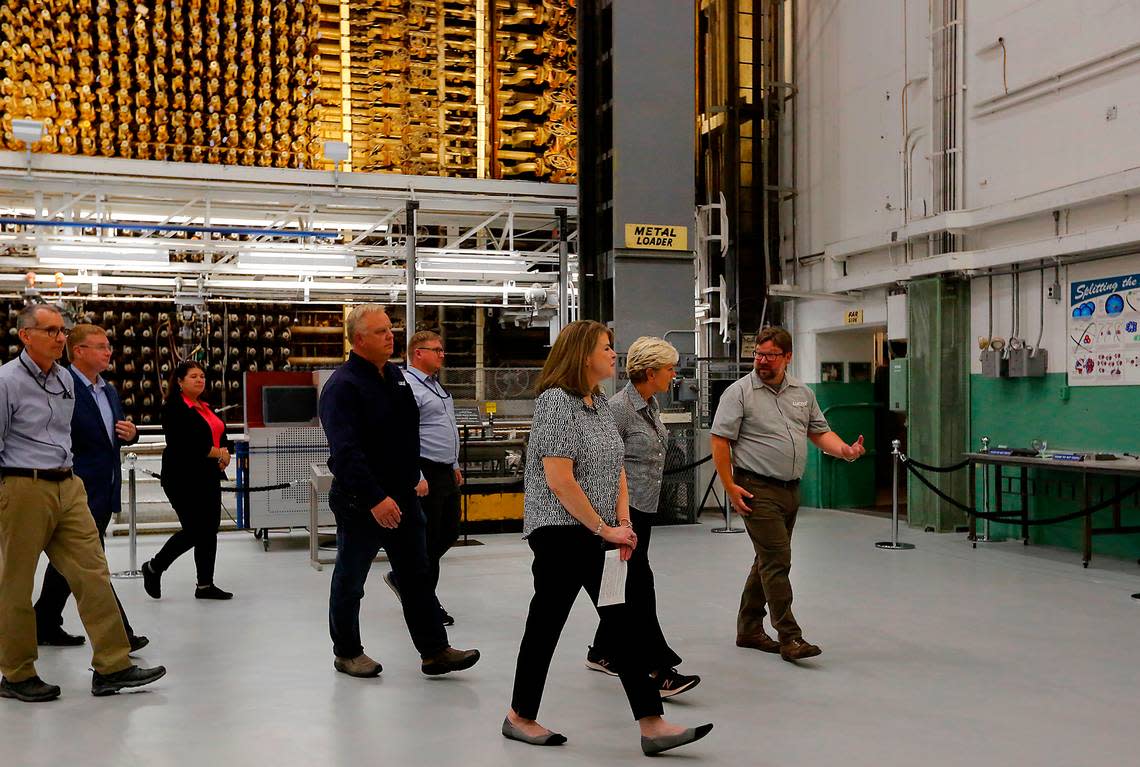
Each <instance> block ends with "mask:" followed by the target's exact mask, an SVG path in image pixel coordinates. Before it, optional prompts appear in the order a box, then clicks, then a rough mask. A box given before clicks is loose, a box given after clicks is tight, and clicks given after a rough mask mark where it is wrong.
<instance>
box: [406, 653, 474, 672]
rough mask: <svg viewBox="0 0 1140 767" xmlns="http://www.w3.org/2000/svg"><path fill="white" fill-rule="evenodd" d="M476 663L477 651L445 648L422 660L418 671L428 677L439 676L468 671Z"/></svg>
mask: <svg viewBox="0 0 1140 767" xmlns="http://www.w3.org/2000/svg"><path fill="white" fill-rule="evenodd" d="M478 662H479V651H478V650H456V649H455V648H454V647H445V648H444V649H442V650H440V651H439V652H437V653H436V654H435V655H433V656H431V657H430V658H424V659H423V663H422V664H421V665H420V670H422V671H423V672H424V673H425V674H427V675H428V676H439V675H440V674H449V673H451V672H452V671H463V670H464V669H469V668H471V667H472V666H474V665H475V664H476V663H478Z"/></svg>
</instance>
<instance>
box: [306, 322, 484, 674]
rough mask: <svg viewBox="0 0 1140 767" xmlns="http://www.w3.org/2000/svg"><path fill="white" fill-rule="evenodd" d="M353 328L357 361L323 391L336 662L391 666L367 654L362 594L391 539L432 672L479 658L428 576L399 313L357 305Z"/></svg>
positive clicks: (415, 636) (351, 670)
mask: <svg viewBox="0 0 1140 767" xmlns="http://www.w3.org/2000/svg"><path fill="white" fill-rule="evenodd" d="M345 326H346V327H345V330H346V332H347V335H348V337H349V340H350V341H351V343H352V352H351V353H350V354H349V357H348V360H347V361H346V362H345V363H344V364H343V365H341V366H340V367H339V368H337V369H336V371H334V372H333V374H332V376H330V377H329V380H328V381H327V382H326V383H325V385H324V388H323V389H322V391H321V399H320V417H321V426H322V427H323V428H324V431H325V436H326V437H327V438H328V443H329V451H330V456H329V469H330V470H331V471H332V473H333V484H332V489H331V490H330V491H329V506H330V508H331V509H332V512H333V515H334V516H335V517H336V521H337V533H336V548H337V558H336V565H335V566H334V568H333V576H332V588H331V591H330V595H329V632H330V634H331V635H332V641H333V654H334V656H335V660H334V661H333V668H335V669H336V670H337V671H340V672H341V673H344V674H348V675H349V676H356V677H374V676H377V675H378V674H379V673H380V672H381V670H382V668H381V666H380V664H379V663H377V662H376V661H374V660H373V659H372V658H369V657H368V656H367V655H365V654H364V646H363V644H361V640H360V600H361V597H363V596H364V582H365V580H366V579H367V578H368V571H369V569H370V567H371V565H372V560H373V559H375V558H376V554H377V553H378V552H379V550H380V548H381V547H383V548H384V550H385V551H386V552H387V553H388V561H389V562H390V563H391V565H392V570H393V572H394V573H396V575H397V577H398V578H399V582H400V587H401V588H400V591H401V596H402V600H401V604H402V606H403V610H404V621H405V622H406V623H407V625H408V631H409V632H410V633H411V635H412V642H413V644H415V646H416V649H417V650H418V651H419V653H420V657H421V658H422V659H423V663H422V665H421V669H422V671H423V673H425V674H429V675H436V674H446V673H448V672H450V671H461V670H463V669H467V668H470V667H471V666H473V665H475V663H476V662H477V661H478V660H479V651H478V650H456V649H455V648H453V647H451V646H450V645H449V644H448V641H447V630H446V629H445V628H444V627H443V622H442V614H441V612H440V610H439V607H438V602H437V601H436V597H435V591H434V589H433V588H432V587H431V585H430V580H429V577H428V557H427V539H426V533H425V520H424V514H423V512H422V511H421V510H420V506H419V502H418V500H417V495H421V494H423V492H425V491H426V489H427V488H426V483H424V482H423V481H422V480H423V477H421V476H420V470H419V454H420V436H419V411H418V410H417V408H416V400H415V397H414V396H413V395H412V390H411V388H410V387H409V386H408V382H407V381H406V380H405V379H404V376H403V374H402V373H401V371H400V368H398V367H396V366H395V365H393V364H392V363H391V362H389V361H388V360H389V358H390V357H391V356H392V351H393V348H394V341H395V339H394V336H393V334H392V321H391V320H390V319H389V318H388V314H387V313H386V312H385V311H384V307H382V306H379V305H375V304H361V305H358V306H356V307H355V308H354V309H353V310H352V312H351V313H350V314H349V315H348V319H347V320H346V322H345Z"/></svg>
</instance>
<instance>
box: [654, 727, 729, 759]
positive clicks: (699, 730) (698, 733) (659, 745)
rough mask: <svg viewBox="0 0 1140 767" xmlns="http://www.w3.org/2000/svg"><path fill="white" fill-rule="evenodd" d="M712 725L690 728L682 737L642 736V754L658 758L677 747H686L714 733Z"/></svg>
mask: <svg viewBox="0 0 1140 767" xmlns="http://www.w3.org/2000/svg"><path fill="white" fill-rule="evenodd" d="M712 728H713V726H712V725H711V724H702V725H701V726H700V727H690V728H689V729H687V730H685V731H684V732H682V733H681V734H680V735H662V736H661V737H659V738H647V737H645V736H644V735H642V736H641V752H642V753H643V754H645V755H646V756H657V755H658V754H660V753H663V752H665V751H668V750H669V749H671V748H676V747H677V746H684V745H686V744H688V743H692V742H693V741H696V740H700V739H701V738H703V737H704V736H706V735H708V734H709V732H711V731H712Z"/></svg>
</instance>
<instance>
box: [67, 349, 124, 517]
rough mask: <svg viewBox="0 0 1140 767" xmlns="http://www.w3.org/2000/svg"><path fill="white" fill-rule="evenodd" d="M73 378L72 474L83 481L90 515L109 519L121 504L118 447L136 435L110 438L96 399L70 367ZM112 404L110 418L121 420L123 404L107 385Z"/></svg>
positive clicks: (105, 390) (108, 397) (121, 478)
mask: <svg viewBox="0 0 1140 767" xmlns="http://www.w3.org/2000/svg"><path fill="white" fill-rule="evenodd" d="M71 376H72V378H73V379H74V380H75V411H74V412H73V413H72V414H71V453H72V457H73V459H74V464H73V465H74V469H75V473H76V474H77V475H78V476H79V478H80V479H81V480H83V488H84V490H86V491H87V505H88V506H89V507H90V509H91V514H92V515H93V516H94V517H95V519H97V520H99V521H101V522H102V521H104V520H109V519H110V518H111V515H112V514H114V513H115V512H117V511H118V510H119V507H120V506H121V505H122V495H121V493H122V484H123V474H122V467H121V459H120V457H119V448H120V447H123V446H124V445H133V444H134V443H136V442H138V441H139V437H138V434H135V438H134V439H133V440H131V441H130V442H127V441H126V440H124V439H120V438H119V436H118V435H117V434H116V435H115V437H114V439H112V438H111V437H110V436H109V435H108V434H107V426H106V424H104V423H103V414H102V413H101V412H100V411H99V405H98V404H97V403H96V402H95V397H94V396H92V394H91V390H90V389H88V388H87V385H86V384H84V383H83V380H82V379H81V378H80V377H79V376H78V375H76V373H75V371H74V370H71ZM103 391H104V392H106V394H107V400H108V401H109V402H110V403H111V418H112V420H114V421H122V420H123V418H124V416H123V406H122V405H121V404H120V403H119V395H118V394H117V393H116V392H115V387H113V386H111V385H110V384H108V385H107V386H106V387H105V388H104V389H103Z"/></svg>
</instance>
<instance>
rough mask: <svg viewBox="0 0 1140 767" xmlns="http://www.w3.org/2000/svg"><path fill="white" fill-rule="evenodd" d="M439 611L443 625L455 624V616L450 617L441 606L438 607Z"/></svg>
mask: <svg viewBox="0 0 1140 767" xmlns="http://www.w3.org/2000/svg"><path fill="white" fill-rule="evenodd" d="M439 612H440V613H441V615H442V617H443V625H444V626H454V625H455V618H452V617H451V615H450V614H449V613H448V612H447V610H444V609H443V608H442V607H441V608H439Z"/></svg>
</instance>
